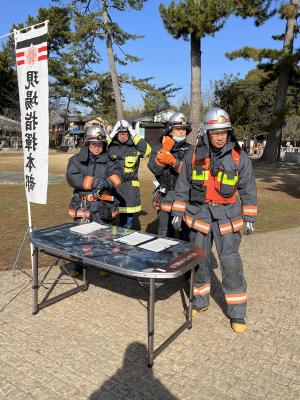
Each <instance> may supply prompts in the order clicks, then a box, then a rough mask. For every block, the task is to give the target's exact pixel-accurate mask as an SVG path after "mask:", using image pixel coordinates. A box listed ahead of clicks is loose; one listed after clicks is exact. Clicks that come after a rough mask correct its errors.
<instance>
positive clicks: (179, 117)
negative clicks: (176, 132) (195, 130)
mask: <svg viewBox="0 0 300 400" xmlns="http://www.w3.org/2000/svg"><path fill="white" fill-rule="evenodd" d="M173 128H185V129H186V133H187V134H189V133H190V132H191V124H190V123H189V122H188V121H187V119H186V116H185V115H184V114H182V113H180V112H175V113H174V114H172V115H171V117H170V118H169V121H168V122H167V124H166V131H167V132H166V133H167V135H168V134H169V133H171V132H172V129H173Z"/></svg>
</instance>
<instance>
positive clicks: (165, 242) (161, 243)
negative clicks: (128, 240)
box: [138, 238, 179, 253]
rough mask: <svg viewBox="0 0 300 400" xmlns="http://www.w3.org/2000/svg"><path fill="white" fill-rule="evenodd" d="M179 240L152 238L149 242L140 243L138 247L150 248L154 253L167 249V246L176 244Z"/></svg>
mask: <svg viewBox="0 0 300 400" xmlns="http://www.w3.org/2000/svg"><path fill="white" fill-rule="evenodd" d="M178 243H179V242H178V241H176V240H169V239H161V238H159V239H156V240H153V241H152V242H150V243H145V244H141V245H140V246H138V247H139V249H144V250H150V251H154V252H155V253H158V252H160V251H162V250H165V249H168V248H169V247H172V246H175V244H178Z"/></svg>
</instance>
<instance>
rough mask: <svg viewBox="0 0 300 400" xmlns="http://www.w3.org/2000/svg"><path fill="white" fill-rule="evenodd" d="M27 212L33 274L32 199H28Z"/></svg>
mask: <svg viewBox="0 0 300 400" xmlns="http://www.w3.org/2000/svg"><path fill="white" fill-rule="evenodd" d="M27 214H28V229H29V244H30V259H31V270H32V276H33V250H34V248H33V244H32V243H31V241H30V234H31V233H32V231H33V229H32V228H33V227H32V220H31V207H30V201H29V200H28V199H27Z"/></svg>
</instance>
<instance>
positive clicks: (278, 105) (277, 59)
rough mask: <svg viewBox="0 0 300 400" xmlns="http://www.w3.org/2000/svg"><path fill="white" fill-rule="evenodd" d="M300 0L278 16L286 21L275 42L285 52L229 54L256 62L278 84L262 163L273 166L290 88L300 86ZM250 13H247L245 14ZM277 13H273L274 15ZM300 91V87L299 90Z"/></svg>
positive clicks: (247, 49)
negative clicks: (299, 39) (299, 45)
mask: <svg viewBox="0 0 300 400" xmlns="http://www.w3.org/2000/svg"><path fill="white" fill-rule="evenodd" d="M298 3H299V0H290V1H289V2H286V3H284V4H281V5H280V7H279V8H278V10H277V12H278V14H279V16H280V18H281V19H285V20H286V28H285V33H284V34H282V35H274V36H273V39H274V40H282V41H283V48H282V50H274V49H257V48H252V47H244V48H243V49H241V50H237V51H234V52H232V53H228V54H227V56H228V58H229V59H231V60H232V59H235V58H237V57H243V58H246V59H253V60H255V61H257V62H258V63H259V64H258V68H260V69H263V70H265V71H266V72H267V73H268V80H267V81H271V80H277V89H276V95H275V102H274V106H273V111H272V120H271V123H270V126H269V134H268V137H267V144H266V147H265V149H264V153H263V155H262V158H261V160H262V161H264V162H266V163H272V162H275V161H276V160H279V155H280V145H281V136H282V128H283V125H284V118H285V115H286V114H287V113H288V110H287V107H286V105H287V103H286V100H287V94H288V88H289V86H293V85H295V86H297V85H299V67H298V66H297V63H298V62H299V58H300V57H299V49H298V50H296V51H294V45H293V43H294V38H295V36H296V35H297V33H298V31H299V26H298V25H297V17H298V16H299V6H298ZM246 12H247V11H246ZM273 13H274V12H273ZM265 60H268V61H267V62H266V61H265ZM298 90H299V86H298Z"/></svg>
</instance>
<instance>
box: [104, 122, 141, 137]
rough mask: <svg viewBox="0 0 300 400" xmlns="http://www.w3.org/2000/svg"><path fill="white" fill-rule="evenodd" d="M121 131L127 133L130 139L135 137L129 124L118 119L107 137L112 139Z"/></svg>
mask: <svg viewBox="0 0 300 400" xmlns="http://www.w3.org/2000/svg"><path fill="white" fill-rule="evenodd" d="M122 129H124V130H125V131H128V133H129V135H130V136H131V137H134V136H135V133H134V131H133V129H132V128H131V126H130V125H129V123H128V122H127V121H126V120H125V119H120V120H119V121H117V122H116V124H115V126H114V127H113V129H112V131H111V132H110V134H109V137H110V138H111V139H113V138H114V137H115V136H116V135H117V134H118V133H119V132H122Z"/></svg>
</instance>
